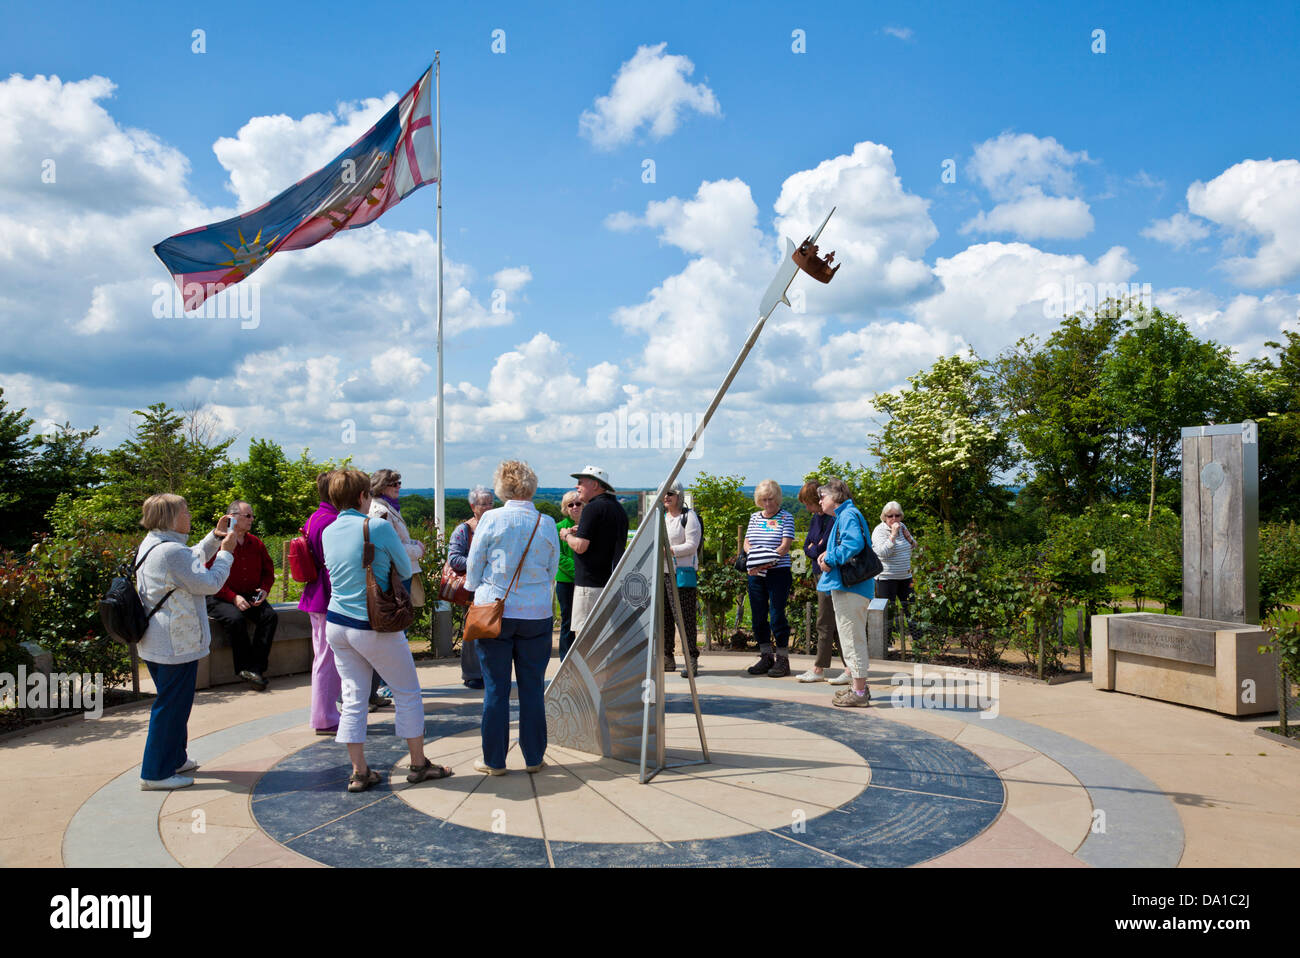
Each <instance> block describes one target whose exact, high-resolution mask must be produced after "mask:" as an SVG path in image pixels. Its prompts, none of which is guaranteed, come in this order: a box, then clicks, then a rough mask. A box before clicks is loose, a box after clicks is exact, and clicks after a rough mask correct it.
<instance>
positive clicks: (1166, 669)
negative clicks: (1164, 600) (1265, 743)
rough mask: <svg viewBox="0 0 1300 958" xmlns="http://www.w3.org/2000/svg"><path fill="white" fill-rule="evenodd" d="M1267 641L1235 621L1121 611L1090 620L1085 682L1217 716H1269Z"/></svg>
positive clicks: (1272, 689) (1272, 668)
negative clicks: (1088, 677) (1263, 648)
mask: <svg viewBox="0 0 1300 958" xmlns="http://www.w3.org/2000/svg"><path fill="white" fill-rule="evenodd" d="M1267 641H1268V635H1267V633H1265V632H1264V631H1263V630H1262V629H1260V628H1259V627H1258V626H1254V625H1246V624H1242V623H1240V622H1218V621H1215V620H1212V619H1194V618H1185V617H1183V616H1178V615H1156V614H1154V613H1149V612H1127V613H1124V614H1122V615H1095V616H1093V618H1092V655H1093V665H1092V684H1093V685H1094V686H1095V687H1096V688H1099V689H1105V690H1107V691H1113V692H1128V693H1130V694H1132V695H1141V696H1144V697H1146V698H1150V699H1161V700H1163V701H1165V702H1177V703H1178V704H1180V705H1193V706H1196V707H1197V708H1203V709H1212V710H1213V711H1216V712H1222V713H1223V714H1225V715H1259V714H1262V713H1265V712H1276V711H1277V688H1276V684H1275V681H1274V676H1275V674H1276V670H1277V657H1276V656H1275V655H1260V654H1259V651H1258V649H1259V647H1260V646H1261V645H1263V644H1265V643H1266V642H1267Z"/></svg>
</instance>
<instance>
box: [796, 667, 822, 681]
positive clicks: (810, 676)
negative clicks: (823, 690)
mask: <svg viewBox="0 0 1300 958" xmlns="http://www.w3.org/2000/svg"><path fill="white" fill-rule="evenodd" d="M799 681H800V682H825V681H826V676H825V675H824V674H823V673H821V672H814V671H813V670H812V669H809V670H808V671H807V672H805V673H804V674H803V675H801V676H799Z"/></svg>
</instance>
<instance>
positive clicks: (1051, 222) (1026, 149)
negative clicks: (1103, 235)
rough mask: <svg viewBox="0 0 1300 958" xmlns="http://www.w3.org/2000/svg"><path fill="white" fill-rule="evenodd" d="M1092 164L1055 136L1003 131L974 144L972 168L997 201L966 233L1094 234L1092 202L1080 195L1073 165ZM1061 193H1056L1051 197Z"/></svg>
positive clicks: (1026, 235)
mask: <svg viewBox="0 0 1300 958" xmlns="http://www.w3.org/2000/svg"><path fill="white" fill-rule="evenodd" d="M1088 162H1091V161H1090V159H1089V157H1088V154H1087V152H1086V151H1080V152H1078V153H1072V152H1070V151H1069V150H1067V149H1066V148H1065V147H1064V146H1062V145H1061V144H1060V143H1059V142H1057V140H1056V138H1055V137H1050V136H1048V137H1037V136H1034V135H1033V134H1031V133H1003V134H1001V135H1000V136H998V137H996V138H993V139H989V140H985V141H984V142H983V143H980V144H978V145H977V146H976V147H975V152H974V155H973V156H972V157H971V161H970V164H969V166H968V170H969V172H970V173H971V175H973V176H974V177H975V179H976V181H977V182H979V183H980V185H981V186H983V187H984V189H986V190H987V191H988V193H989V195H990V196H991V197H993V199H994V200H996V201H997V205H996V206H994V207H993V209H992V210H990V211H988V212H987V213H985V212H983V211H981V212H980V213H979V214H977V215H976V216H975V217H973V218H972V219H970V220H968V221H967V222H966V223H964V224H962V227H961V232H962V233H972V232H978V233H1010V234H1012V235H1014V236H1018V237H1020V238H1021V239H1078V238H1079V237H1081V236H1086V235H1087V234H1088V233H1090V232H1092V227H1093V219H1092V213H1091V211H1090V210H1089V208H1088V204H1087V203H1086V202H1084V201H1083V200H1082V199H1080V198H1078V196H1068V195H1065V194H1075V193H1077V192H1078V184H1077V182H1076V180H1075V175H1074V168H1075V167H1076V166H1078V165H1079V164H1080V163H1088ZM1051 194H1056V195H1051Z"/></svg>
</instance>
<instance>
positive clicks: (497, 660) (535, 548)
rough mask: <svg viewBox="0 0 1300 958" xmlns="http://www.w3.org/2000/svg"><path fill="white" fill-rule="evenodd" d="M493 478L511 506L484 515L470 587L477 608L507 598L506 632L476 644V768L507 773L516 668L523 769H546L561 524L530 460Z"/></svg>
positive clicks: (507, 465)
mask: <svg viewBox="0 0 1300 958" xmlns="http://www.w3.org/2000/svg"><path fill="white" fill-rule="evenodd" d="M493 480H494V482H493V484H494V485H495V486H496V492H497V495H498V496H500V497H501V499H502V501H503V502H504V503H505V505H504V506H502V507H501V508H500V509H492V510H490V511H488V512H486V513H484V514H483V517H482V520H481V521H480V522H479V523H478V531H477V532H476V533H475V535H474V542H473V544H472V545H471V546H470V549H469V563H468V565H467V566H466V572H465V587H466V588H467V589H473V590H474V604H475V605H480V606H481V605H489V604H491V603H493V602H496V601H497V600H498V599H503V600H504V607H503V608H502V611H501V631H500V633H499V634H498V635H497V636H496V637H495V638H490V639H478V640H476V641H475V642H474V645H475V646H476V647H477V648H476V649H475V650H474V651H477V652H478V657H479V664H480V665H482V667H483V678H484V681H485V683H486V688H485V689H484V691H483V731H482V741H483V758H482V759H480V760H478V761H476V762H475V763H474V768H475V769H476V770H478V771H480V772H483V773H484V774H485V775H504V774H505V773H506V752H507V751H508V749H509V746H510V673H511V669H512V667H513V670H514V676H515V685H516V686H517V687H518V690H519V751H520V753H521V754H522V755H523V759H524V769H525V771H527V772H530V773H532V772H540V771H541V770H542V768H543V767H544V766H545V764H546V762H545V761H544V760H543V759H544V756H545V754H546V706H545V704H544V702H543V692H544V686H543V681H544V677H545V675H546V665H547V663H548V662H550V660H551V623H552V622H553V619H552V617H551V614H552V605H551V597H552V595H553V593H554V585H555V572H556V570H557V569H558V568H559V565H560V539H559V536H557V535H556V533H555V520H554V519H552V518H551V517H550V516H544V515H542V514H541V513H539V512H538V511H537V507H536V506H534V505H533V495H534V494H535V493H536V492H537V473H535V472H533V470H532V469H530V468H529V466H528V463H526V462H519V461H517V460H509V461H506V462H503V463H501V465H499V466H497V471H496V475H495V476H494V477H493ZM463 657H464V656H462V658H463Z"/></svg>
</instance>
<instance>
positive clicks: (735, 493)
mask: <svg viewBox="0 0 1300 958" xmlns="http://www.w3.org/2000/svg"><path fill="white" fill-rule="evenodd" d="M744 481H745V479H744V477H743V476H714V475H710V474H709V473H707V472H702V473H700V474H699V475H698V476H696V477H695V482H694V483H692V484H691V501H692V502H693V503H694V505H695V508H696V509H697V510H698V511H699V513H700V517H701V520H702V521H703V522H704V554H705V556H706V557H708V558H711V559H714V560H715V561H717V562H722V561H723V560H724V559H726V558H727V556H730V555H735V553H736V527H737V526H744V525H746V524H747V523H748V522H749V516H750V513H752V512H753V511H754V503H753V500H752V499H750V498H749V497H748V496H746V495H745V494H744V493H743V492H741V491H740V486H741V484H742V483H743V482H744Z"/></svg>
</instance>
